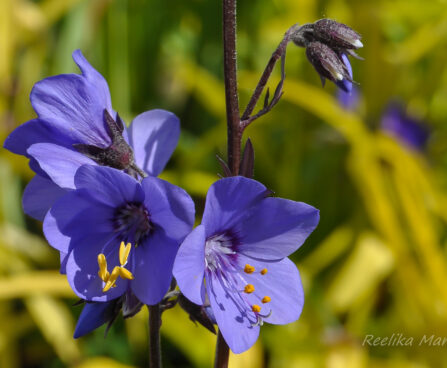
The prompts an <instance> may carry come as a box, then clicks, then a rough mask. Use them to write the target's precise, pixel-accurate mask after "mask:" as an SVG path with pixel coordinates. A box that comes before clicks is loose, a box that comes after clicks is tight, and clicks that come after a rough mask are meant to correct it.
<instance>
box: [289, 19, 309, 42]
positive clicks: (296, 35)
mask: <svg viewBox="0 0 447 368" xmlns="http://www.w3.org/2000/svg"><path fill="white" fill-rule="evenodd" d="M313 30H314V25H313V24H311V23H308V24H303V25H302V26H301V27H298V28H296V30H295V31H294V32H293V33H292V35H291V37H290V38H291V39H292V41H293V43H294V44H295V45H297V46H300V47H306V46H307V45H308V44H309V42H312V41H314V38H313Z"/></svg>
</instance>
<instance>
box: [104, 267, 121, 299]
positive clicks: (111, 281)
mask: <svg viewBox="0 0 447 368" xmlns="http://www.w3.org/2000/svg"><path fill="white" fill-rule="evenodd" d="M120 268H121V267H118V266H115V268H114V269H113V271H112V273H111V274H110V277H109V279H108V280H107V282H106V285H105V286H104V289H102V292H103V293H105V292H106V291H109V290H110V288H112V287H115V286H116V285H115V283H116V280H117V279H118V276H119V275H120Z"/></svg>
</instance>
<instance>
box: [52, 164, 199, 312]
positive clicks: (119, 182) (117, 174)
mask: <svg viewBox="0 0 447 368" xmlns="http://www.w3.org/2000/svg"><path fill="white" fill-rule="evenodd" d="M74 186H75V190H71V191H69V192H68V193H67V194H65V195H64V196H62V197H61V198H60V199H59V200H57V201H56V202H55V203H54V205H53V206H52V208H51V209H50V210H49V211H48V213H47V215H46V217H45V220H44V224H43V228H44V233H45V236H46V238H47V240H48V242H49V243H50V245H52V246H53V247H54V248H56V249H57V250H59V251H60V252H61V255H62V262H61V263H62V270H63V271H65V272H66V274H67V279H68V282H69V283H70V286H71V287H72V289H73V290H74V292H75V293H76V295H78V296H79V297H80V298H82V299H85V300H88V301H100V302H103V301H109V300H112V299H115V298H118V297H121V296H123V295H124V294H125V293H126V292H129V291H130V292H131V293H133V294H134V295H135V296H136V297H137V298H138V300H139V301H141V302H143V303H145V304H150V305H152V304H156V303H158V302H159V301H160V300H161V299H162V297H163V296H164V295H165V293H166V292H167V290H168V288H169V286H170V282H171V278H172V265H173V263H174V258H175V255H176V253H177V249H178V247H179V245H180V243H181V242H182V241H183V239H184V238H185V237H186V235H187V234H188V233H189V232H190V231H191V228H192V226H193V223H194V203H193V202H192V200H191V198H190V197H189V195H188V194H187V193H186V192H185V191H184V190H183V189H181V188H179V187H176V186H174V185H172V184H169V183H168V182H166V181H163V180H161V179H157V178H155V177H150V176H149V177H146V178H144V179H143V180H142V182H141V183H139V182H138V181H137V180H136V179H134V178H133V177H131V176H130V175H127V174H126V173H124V172H122V171H119V170H117V169H113V168H110V167H104V166H93V165H84V166H82V167H81V168H79V169H78V171H77V172H76V174H75V176H74Z"/></svg>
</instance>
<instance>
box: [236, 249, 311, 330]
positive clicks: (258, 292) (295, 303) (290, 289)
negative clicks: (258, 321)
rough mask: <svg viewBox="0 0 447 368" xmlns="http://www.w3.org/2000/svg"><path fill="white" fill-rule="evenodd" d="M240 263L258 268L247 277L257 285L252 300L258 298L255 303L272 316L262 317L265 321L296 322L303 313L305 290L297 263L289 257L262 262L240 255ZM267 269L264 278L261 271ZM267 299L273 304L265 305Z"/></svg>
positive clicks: (277, 322)
mask: <svg viewBox="0 0 447 368" xmlns="http://www.w3.org/2000/svg"><path fill="white" fill-rule="evenodd" d="M238 263H239V266H240V267H241V268H243V267H244V266H245V264H247V263H248V264H249V265H251V266H253V267H254V268H255V270H256V271H255V272H254V273H251V274H244V276H243V277H244V279H245V281H246V282H247V283H248V284H252V285H253V286H254V289H255V291H254V293H253V294H251V296H252V297H254V298H257V300H256V301H254V303H256V304H258V305H260V306H262V310H261V313H263V314H268V312H269V311H270V310H271V311H272V314H271V316H270V317H267V318H263V320H264V321H265V322H268V323H272V324H280V325H282V324H287V323H291V322H294V321H296V320H297V319H298V318H299V317H300V315H301V311H302V310H303V305H304V291H303V286H302V283H301V278H300V274H299V272H298V269H297V268H296V266H295V264H294V263H293V262H292V261H291V260H290V259H288V258H284V259H282V260H280V261H271V262H261V261H257V260H254V259H252V258H249V257H245V256H239V257H238ZM262 269H266V270H267V273H266V274H264V275H262V274H261V273H260V271H261V270H262ZM265 296H268V297H270V302H268V303H265V304H262V302H261V300H262V298H264V297H265Z"/></svg>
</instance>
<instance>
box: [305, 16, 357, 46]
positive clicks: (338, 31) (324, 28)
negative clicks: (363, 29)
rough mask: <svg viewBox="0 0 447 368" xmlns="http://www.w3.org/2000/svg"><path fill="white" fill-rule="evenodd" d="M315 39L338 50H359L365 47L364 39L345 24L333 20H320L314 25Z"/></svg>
mask: <svg viewBox="0 0 447 368" xmlns="http://www.w3.org/2000/svg"><path fill="white" fill-rule="evenodd" d="M314 37H315V38H316V39H317V40H318V41H321V42H323V43H325V44H327V45H328V46H330V47H332V48H336V49H358V48H360V47H363V44H362V42H361V41H360V39H361V38H362V37H361V36H360V35H359V34H358V33H357V32H356V31H354V30H353V29H352V28H350V27H348V26H347V25H345V24H342V23H338V22H336V21H335V20H332V19H320V20H318V21H316V22H315V24H314Z"/></svg>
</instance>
